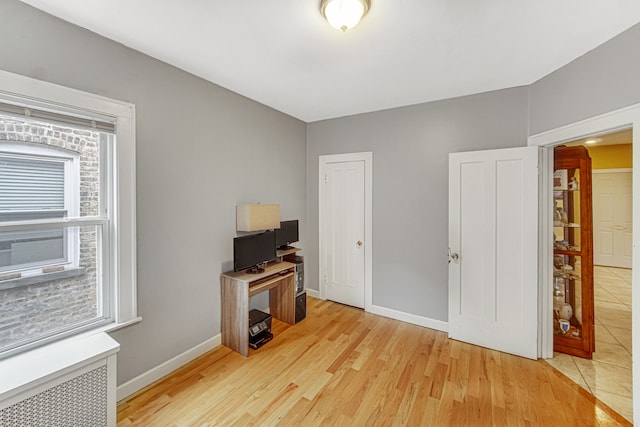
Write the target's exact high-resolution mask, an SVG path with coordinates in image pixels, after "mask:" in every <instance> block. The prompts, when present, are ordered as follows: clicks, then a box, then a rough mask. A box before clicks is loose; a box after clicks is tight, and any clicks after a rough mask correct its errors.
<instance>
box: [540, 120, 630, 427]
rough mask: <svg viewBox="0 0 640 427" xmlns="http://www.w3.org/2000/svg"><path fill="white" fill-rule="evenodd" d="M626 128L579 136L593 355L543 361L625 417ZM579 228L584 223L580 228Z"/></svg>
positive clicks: (627, 368) (627, 344)
mask: <svg viewBox="0 0 640 427" xmlns="http://www.w3.org/2000/svg"><path fill="white" fill-rule="evenodd" d="M632 139H633V138H632V132H631V129H625V130H622V131H618V132H614V133H608V134H603V135H596V136H592V137H589V138H583V139H580V140H577V141H572V142H568V143H565V144H563V145H566V146H570V147H572V146H573V147H575V146H580V147H584V149H586V150H587V151H588V152H589V156H590V158H591V162H592V166H593V171H592V176H593V179H592V188H593V190H592V199H593V205H592V206H593V209H592V213H593V232H592V234H593V254H594V257H593V259H594V266H593V289H594V292H593V295H594V298H593V301H594V304H593V305H594V318H595V322H594V324H595V352H594V353H593V359H592V360H587V359H583V358H580V357H575V356H570V355H567V354H562V353H555V354H554V357H553V358H552V359H548V360H547V361H548V362H549V363H550V364H551V365H552V366H554V367H555V368H556V369H558V370H559V371H561V372H562V373H564V374H565V375H566V376H567V377H569V378H571V379H572V380H573V381H574V382H576V383H577V384H579V385H580V386H582V388H584V389H585V390H587V391H589V392H590V393H591V394H592V395H593V396H595V397H597V398H598V399H600V400H601V401H603V402H604V403H605V404H607V405H608V406H610V407H611V408H613V409H614V410H616V411H617V412H618V413H620V414H621V415H622V416H624V417H625V418H626V419H628V420H629V421H632V419H633V402H632V370H631V367H632V347H631V333H632V328H631V326H632V322H631V316H632V304H631V277H632V270H631V267H632V265H631V260H632V257H631V252H632V247H631V233H632V218H631V217H632V184H631V178H632V173H631V171H632V166H633V165H632V161H631V160H632ZM583 229H584V228H583Z"/></svg>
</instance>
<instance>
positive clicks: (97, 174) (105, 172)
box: [0, 72, 138, 357]
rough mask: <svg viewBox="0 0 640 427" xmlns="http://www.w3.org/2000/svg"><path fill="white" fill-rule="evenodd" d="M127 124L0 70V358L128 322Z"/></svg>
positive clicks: (130, 190) (107, 107) (131, 209)
mask: <svg viewBox="0 0 640 427" xmlns="http://www.w3.org/2000/svg"><path fill="white" fill-rule="evenodd" d="M16 93H19V94H20V95H16ZM133 119H134V110H133V106H131V105H129V104H125V103H121V102H118V101H113V100H108V99H105V98H101V97H98V96H95V95H90V94H86V93H83V92H78V91H75V90H72V89H67V88H63V87H60V86H55V85H51V84H48V83H44V82H38V81H35V80H31V79H27V78H24V77H21V76H17V75H14V74H10V73H5V72H0V357H5V356H7V355H11V354H15V353H17V352H20V351H24V350H27V349H29V348H31V347H34V346H37V345H41V344H43V343H46V342H50V341H53V340H57V339H60V338H63V337H67V336H70V335H73V334H78V333H83V332H86V331H88V330H110V329H114V328H116V327H119V326H122V325H124V324H128V323H130V322H133V321H136V320H138V318H137V315H136V298H135V203H134V200H135V193H134V189H135V187H134V186H135V180H134V178H135V167H134V165H135V163H134V154H135V145H134V141H135V140H134V132H133V129H134V127H133Z"/></svg>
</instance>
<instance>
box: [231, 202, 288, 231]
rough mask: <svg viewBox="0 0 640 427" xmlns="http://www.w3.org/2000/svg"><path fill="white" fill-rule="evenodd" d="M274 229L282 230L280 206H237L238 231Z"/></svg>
mask: <svg viewBox="0 0 640 427" xmlns="http://www.w3.org/2000/svg"><path fill="white" fill-rule="evenodd" d="M274 228H280V205H262V204H246V205H237V206H236V231H260V230H272V229H274Z"/></svg>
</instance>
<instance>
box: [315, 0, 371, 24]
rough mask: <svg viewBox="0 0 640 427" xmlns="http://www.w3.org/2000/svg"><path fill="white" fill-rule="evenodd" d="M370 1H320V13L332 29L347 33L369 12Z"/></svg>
mask: <svg viewBox="0 0 640 427" xmlns="http://www.w3.org/2000/svg"><path fill="white" fill-rule="evenodd" d="M370 6H371V0H322V1H321V2H320V11H321V12H322V15H323V16H324V17H325V18H326V19H327V21H329V24H330V25H331V26H332V27H335V28H337V29H338V30H341V31H343V32H344V31H347V30H350V29H352V28H353V27H355V26H356V25H358V22H360V19H362V17H363V16H364V15H366V14H367V12H368V11H369V7H370Z"/></svg>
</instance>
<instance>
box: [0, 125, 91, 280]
mask: <svg viewBox="0 0 640 427" xmlns="http://www.w3.org/2000/svg"><path fill="white" fill-rule="evenodd" d="M12 121H15V120H12V119H11V118H10V117H7V116H3V115H2V114H0V123H1V125H0V126H3V127H4V128H5V132H6V127H7V123H10V122H12ZM14 128H15V127H14ZM34 128H35V129H39V127H38V126H37V125H34ZM5 135H6V133H5ZM22 138H23V139H28V137H26V136H25V135H23V136H22ZM79 158H80V156H79V154H73V153H72V152H66V151H63V150H61V149H56V148H54V149H51V148H48V147H47V146H45V145H35V144H26V143H22V144H19V143H15V142H10V141H6V140H0V222H8V221H35V220H47V219H56V218H57V219H59V218H67V217H75V216H77V215H78V212H79V199H80V186H79V182H78V181H79V167H78V166H79V165H78V163H79ZM78 243H79V241H78V239H77V236H73V235H71V234H70V233H68V230H65V229H63V228H57V229H51V230H26V231H22V232H20V231H14V232H5V233H2V234H0V274H2V273H3V272H10V271H13V272H20V274H21V276H23V275H27V276H29V275H33V274H37V273H38V272H39V268H41V267H45V268H46V266H50V265H60V266H66V267H77V266H78V258H77V254H78V250H79V247H78ZM14 276H15V275H14Z"/></svg>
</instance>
